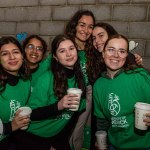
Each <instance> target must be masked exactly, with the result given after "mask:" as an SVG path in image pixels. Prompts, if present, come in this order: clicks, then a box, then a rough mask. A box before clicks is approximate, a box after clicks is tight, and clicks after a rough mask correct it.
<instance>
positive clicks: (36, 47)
mask: <svg viewBox="0 0 150 150" xmlns="http://www.w3.org/2000/svg"><path fill="white" fill-rule="evenodd" d="M26 48H27V49H29V50H35V49H36V50H37V51H40V52H43V47H42V46H34V45H33V44H29V45H27V46H26Z"/></svg>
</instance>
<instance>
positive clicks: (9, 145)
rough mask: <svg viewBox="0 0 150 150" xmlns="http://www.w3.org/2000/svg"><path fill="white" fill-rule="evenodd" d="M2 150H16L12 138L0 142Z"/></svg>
mask: <svg viewBox="0 0 150 150" xmlns="http://www.w3.org/2000/svg"><path fill="white" fill-rule="evenodd" d="M0 150H15V145H14V143H13V141H12V137H11V136H9V137H6V138H5V139H4V140H2V141H0Z"/></svg>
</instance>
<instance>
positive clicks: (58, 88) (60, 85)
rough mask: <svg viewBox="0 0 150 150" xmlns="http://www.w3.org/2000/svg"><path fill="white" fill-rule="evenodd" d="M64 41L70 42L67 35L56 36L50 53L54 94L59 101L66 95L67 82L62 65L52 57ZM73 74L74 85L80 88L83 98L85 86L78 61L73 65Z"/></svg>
mask: <svg viewBox="0 0 150 150" xmlns="http://www.w3.org/2000/svg"><path fill="white" fill-rule="evenodd" d="M65 40H71V38H70V37H68V36H67V35H57V36H56V37H55V38H54V40H53V41H52V44H51V52H52V61H51V70H52V72H53V74H54V92H55V95H56V96H57V97H58V98H59V99H61V98H62V97H63V96H64V95H65V94H66V91H67V89H68V82H67V75H66V73H65V70H64V66H62V64H61V63H59V62H58V61H57V60H56V59H55V58H54V56H56V51H57V49H58V47H59V45H60V43H61V42H63V41H65ZM71 41H72V40H71ZM72 42H73V41H72ZM73 43H74V42H73ZM74 73H75V79H76V84H77V85H78V88H80V89H81V90H82V91H83V96H85V84H84V79H83V74H82V72H81V69H80V63H79V60H78V59H77V62H76V63H75V65H74Z"/></svg>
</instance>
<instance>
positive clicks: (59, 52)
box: [15, 35, 86, 150]
mask: <svg viewBox="0 0 150 150" xmlns="http://www.w3.org/2000/svg"><path fill="white" fill-rule="evenodd" d="M51 52H52V60H51V64H50V68H51V69H50V70H49V71H47V72H46V73H44V74H43V75H42V76H40V77H39V78H38V80H37V82H36V84H35V87H34V89H33V91H32V93H31V96H30V99H29V101H28V105H29V106H30V107H31V108H32V109H33V112H32V114H31V123H30V126H29V128H28V130H27V132H25V131H22V132H20V133H18V135H17V136H16V140H15V141H16V148H17V150H27V149H31V147H34V148H35V149H36V150H43V149H45V150H47V149H50V147H54V148H55V149H57V150H61V149H64V150H70V145H69V137H70V134H71V132H72V130H73V128H74V126H75V125H76V122H77V119H78V116H79V115H80V114H81V113H82V112H83V111H84V110H85V104H86V101H85V99H84V95H85V84H84V79H83V75H82V72H81V69H80V64H79V60H78V55H77V49H76V47H75V45H74V43H73V42H72V40H71V39H70V38H68V37H67V36H65V35H58V36H56V37H55V38H54V40H53V42H52V50H51ZM75 87H78V88H80V89H81V90H82V92H83V95H82V97H81V100H80V106H79V110H78V111H77V112H73V111H71V110H69V109H70V108H73V106H72V104H76V103H78V100H79V99H78V98H77V95H75V94H67V89H68V88H75ZM72 100H73V101H72ZM24 141H26V142H24Z"/></svg>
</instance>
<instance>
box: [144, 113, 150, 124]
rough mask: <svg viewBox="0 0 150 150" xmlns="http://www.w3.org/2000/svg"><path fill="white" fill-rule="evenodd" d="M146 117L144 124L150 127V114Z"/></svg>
mask: <svg viewBox="0 0 150 150" xmlns="http://www.w3.org/2000/svg"><path fill="white" fill-rule="evenodd" d="M145 116H146V119H144V122H145V123H146V126H150V113H147V114H146V115H145Z"/></svg>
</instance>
